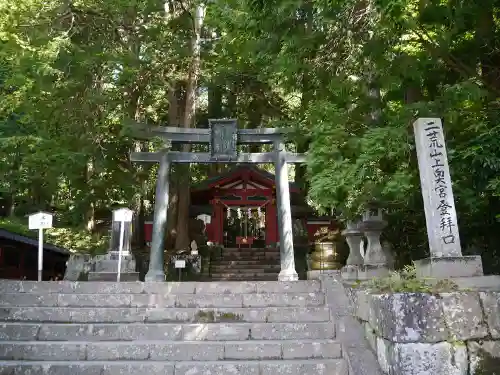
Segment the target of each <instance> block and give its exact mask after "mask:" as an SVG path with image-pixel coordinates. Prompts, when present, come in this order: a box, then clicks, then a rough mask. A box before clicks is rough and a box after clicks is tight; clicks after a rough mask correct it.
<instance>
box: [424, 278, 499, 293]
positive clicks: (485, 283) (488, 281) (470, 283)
mask: <svg viewBox="0 0 500 375" xmlns="http://www.w3.org/2000/svg"><path fill="white" fill-rule="evenodd" d="M446 279H447V280H450V281H452V282H453V283H454V284H455V285H456V286H457V287H458V288H459V289H460V290H480V291H500V276H499V275H488V276H471V277H453V278H446ZM440 280H443V277H441V278H439V277H436V278H430V279H428V280H427V281H428V282H429V283H431V284H435V283H437V282H439V281H440Z"/></svg>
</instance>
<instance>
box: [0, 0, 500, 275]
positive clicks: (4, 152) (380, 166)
mask: <svg viewBox="0 0 500 375" xmlns="http://www.w3.org/2000/svg"><path fill="white" fill-rule="evenodd" d="M499 10H500V1H496V0H481V1H465V0H227V1H211V2H207V3H205V4H202V3H198V2H196V1H194V0H185V1H178V0H175V1H168V0H167V1H157V0H107V1H96V0H72V1H70V0H23V1H14V0H0V43H1V49H0V176H2V178H1V180H0V194H1V197H2V204H1V206H2V212H1V216H2V218H0V227H3V228H6V229H11V230H15V231H26V229H25V225H26V222H27V218H26V215H27V214H29V213H32V212H34V211H36V210H50V211H52V212H54V213H55V215H56V226H57V229H54V230H52V231H51V232H50V233H49V235H50V237H49V240H51V241H52V242H55V243H57V244H59V245H61V246H65V247H68V248H71V249H75V250H80V251H88V252H96V251H99V250H102V249H103V248H105V247H106V245H107V241H108V238H107V233H108V229H109V220H110V217H111V214H110V211H111V210H112V209H113V208H116V207H120V206H128V207H129V208H131V209H133V210H134V211H135V212H136V217H135V220H136V222H135V227H136V228H142V227H143V225H142V223H143V222H144V220H145V218H147V217H148V216H149V215H150V214H151V211H152V203H153V202H154V200H153V199H154V186H155V177H156V168H155V167H141V166H138V165H135V164H133V163H131V162H130V160H129V153H130V152H132V151H148V150H151V151H152V150H155V149H158V148H159V147H161V146H162V145H161V144H160V143H159V142H156V141H145V140H137V139H135V138H134V137H133V134H134V131H135V130H137V128H138V125H137V124H138V123H142V124H148V126H154V125H165V124H168V125H170V126H181V127H195V126H196V127H207V126H208V119H209V118H222V117H227V118H237V119H238V123H239V126H240V127H244V128H255V127H272V126H280V127H289V128H291V129H292V138H291V140H292V141H293V148H294V150H296V151H298V152H305V151H307V152H308V159H309V161H308V164H307V166H305V167H299V168H297V169H295V170H294V171H293V175H294V177H295V180H296V181H297V182H298V183H300V184H301V186H303V187H304V189H305V190H306V191H307V194H308V197H309V201H310V203H311V204H312V205H313V206H314V207H315V208H316V209H318V210H319V211H325V212H331V210H332V209H333V210H334V212H335V214H336V215H337V217H338V218H339V220H345V219H348V218H352V217H354V216H356V215H357V214H359V213H360V212H362V211H363V210H364V209H365V208H366V206H367V204H368V203H371V202H373V201H375V202H377V204H379V205H380V206H381V207H383V208H384V209H386V210H387V220H388V222H389V224H388V227H387V229H386V230H385V233H384V235H385V237H386V238H387V240H388V241H389V242H390V243H391V244H392V248H393V250H394V252H395V254H396V260H397V264H398V265H403V264H407V263H409V262H410V261H411V260H412V259H419V258H422V257H424V256H425V254H426V252H427V251H428V250H427V247H428V245H427V236H426V231H425V219H424V211H423V203H422V197H421V191H420V186H419V185H420V182H419V177H418V166H417V159H416V153H415V147H414V139H413V130H412V122H413V121H414V119H415V118H417V117H441V118H442V119H443V123H444V128H445V133H446V139H447V147H448V154H449V161H450V166H451V175H452V180H453V182H454V186H453V188H454V193H455V199H456V205H457V213H458V219H459V226H460V231H461V240H462V245H463V248H464V252H465V253H467V254H481V255H482V256H483V262H484V265H485V270H486V271H487V272H497V273H498V272H500V246H499V244H500V230H499V229H500V226H499V214H500V199H499V196H500V122H499V119H500V112H499V105H500V103H499V96H500V39H499V37H500V35H499V22H500V21H499ZM224 168H227V166H224V165H216V166H209V165H196V164H194V165H192V166H191V167H190V168H187V167H182V166H178V165H176V166H174V168H173V172H172V173H173V181H174V182H173V183H172V189H171V191H172V192H171V202H173V204H171V207H170V209H169V230H168V235H169V239H168V246H170V247H174V248H179V249H180V248H183V247H185V246H187V243H189V242H188V241H189V235H188V229H187V226H188V220H187V212H188V207H189V195H188V194H186V192H187V189H182V188H179V187H182V186H186V184H187V183H192V182H195V181H199V180H202V179H204V178H206V177H207V176H212V175H214V174H217V173H220V172H221V171H222V170H224ZM271 171H272V170H271ZM143 236H144V233H143V231H142V230H136V231H135V239H134V241H135V243H137V244H140V243H143Z"/></svg>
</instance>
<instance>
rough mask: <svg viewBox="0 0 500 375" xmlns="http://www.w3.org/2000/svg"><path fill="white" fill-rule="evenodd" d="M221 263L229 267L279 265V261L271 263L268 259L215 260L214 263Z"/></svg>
mask: <svg viewBox="0 0 500 375" xmlns="http://www.w3.org/2000/svg"><path fill="white" fill-rule="evenodd" d="M214 264H215V265H220V266H227V267H233V266H241V267H243V266H245V267H246V266H255V265H256V266H279V265H280V264H279V262H278V263H269V262H268V261H262V260H213V261H212V265H214Z"/></svg>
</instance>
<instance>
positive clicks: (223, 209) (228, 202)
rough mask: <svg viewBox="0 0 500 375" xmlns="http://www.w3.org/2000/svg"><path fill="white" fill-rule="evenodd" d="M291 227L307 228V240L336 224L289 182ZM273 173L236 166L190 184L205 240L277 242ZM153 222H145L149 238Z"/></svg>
mask: <svg viewBox="0 0 500 375" xmlns="http://www.w3.org/2000/svg"><path fill="white" fill-rule="evenodd" d="M290 204H291V208H292V219H293V221H294V228H296V227H297V226H300V227H301V228H302V230H304V231H306V232H307V235H308V238H309V241H310V242H312V241H314V234H315V233H316V231H317V230H318V229H319V228H320V227H325V226H327V227H329V228H331V229H334V228H335V223H334V222H333V221H332V220H330V219H320V218H317V217H314V215H313V211H312V209H311V208H309V207H308V206H307V204H306V203H305V197H304V194H303V193H302V191H301V190H300V189H299V187H298V186H297V185H296V184H295V183H293V182H292V183H290ZM276 209H277V205H276V188H275V176H274V175H273V174H272V173H269V172H267V171H265V170H263V169H259V168H256V167H253V166H246V165H244V166H238V167H236V168H234V169H231V170H230V171H228V172H225V173H223V174H221V175H219V176H216V177H212V178H209V179H207V180H205V181H202V182H200V183H198V184H196V185H194V186H192V187H191V207H190V216H191V217H198V218H200V219H202V220H204V222H205V225H206V226H205V230H206V235H207V238H208V241H210V242H212V243H215V244H220V245H223V246H225V247H232V246H237V245H242V244H245V245H250V246H252V245H253V246H255V247H263V246H274V245H275V244H276V243H277V242H279V231H278V215H277V212H276ZM151 225H152V222H147V223H146V241H151Z"/></svg>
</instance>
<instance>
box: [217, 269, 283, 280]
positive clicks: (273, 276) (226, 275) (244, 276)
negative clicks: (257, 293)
mask: <svg viewBox="0 0 500 375" xmlns="http://www.w3.org/2000/svg"><path fill="white" fill-rule="evenodd" d="M278 274H279V272H277V271H272V272H252V273H236V272H214V273H212V276H213V277H217V278H220V279H222V280H231V279H233V280H236V279H239V280H251V279H253V278H257V277H269V280H278Z"/></svg>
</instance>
